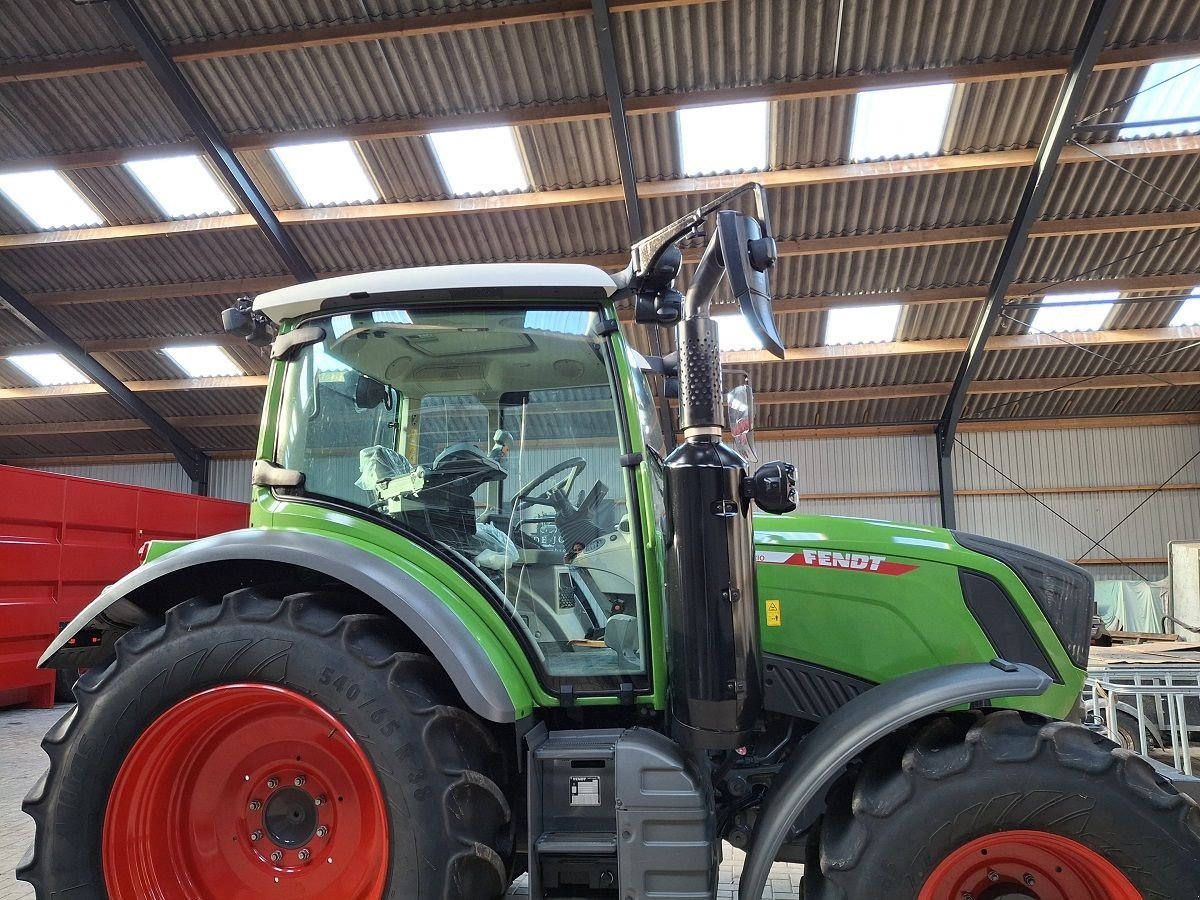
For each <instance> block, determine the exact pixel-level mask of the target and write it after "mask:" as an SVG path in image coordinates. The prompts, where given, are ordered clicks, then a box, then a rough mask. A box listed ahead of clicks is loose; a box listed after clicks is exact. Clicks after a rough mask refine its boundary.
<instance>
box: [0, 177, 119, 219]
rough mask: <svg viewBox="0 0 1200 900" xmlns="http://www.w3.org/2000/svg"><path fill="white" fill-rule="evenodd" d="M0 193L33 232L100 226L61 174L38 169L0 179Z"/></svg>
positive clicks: (96, 214) (93, 210) (96, 215)
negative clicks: (31, 224)
mask: <svg viewBox="0 0 1200 900" xmlns="http://www.w3.org/2000/svg"><path fill="white" fill-rule="evenodd" d="M0 191H2V192H3V193H4V195H5V196H6V197H8V199H9V200H11V201H12V203H13V205H14V206H16V207H17V208H18V209H19V210H21V212H22V213H24V214H25V217H26V218H28V219H29V221H31V222H32V223H33V225H34V227H35V228H41V229H44V230H48V229H51V228H83V227H85V226H88V225H103V224H104V219H103V218H101V216H100V213H98V212H96V210H95V208H94V207H93V206H92V204H90V203H88V202H87V200H85V199H84V198H83V195H82V194H81V193H79V191H78V190H77V189H76V187H75V185H73V184H71V182H70V181H68V180H67V179H66V178H65V177H63V174H62V173H61V172H56V171H54V170H53V169H39V170H37V171H35V172H16V173H12V174H8V175H0Z"/></svg>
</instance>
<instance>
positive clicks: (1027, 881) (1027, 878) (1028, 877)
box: [1025, 872, 1037, 887]
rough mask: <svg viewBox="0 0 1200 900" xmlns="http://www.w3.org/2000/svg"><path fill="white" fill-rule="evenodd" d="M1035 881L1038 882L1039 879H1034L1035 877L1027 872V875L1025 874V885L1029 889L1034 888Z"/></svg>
mask: <svg viewBox="0 0 1200 900" xmlns="http://www.w3.org/2000/svg"><path fill="white" fill-rule="evenodd" d="M1035 881H1037V879H1036V878H1034V877H1033V876H1032V875H1030V874H1029V873H1028V872H1026V873H1025V884H1027V885H1028V886H1029V887H1033V883H1034V882H1035Z"/></svg>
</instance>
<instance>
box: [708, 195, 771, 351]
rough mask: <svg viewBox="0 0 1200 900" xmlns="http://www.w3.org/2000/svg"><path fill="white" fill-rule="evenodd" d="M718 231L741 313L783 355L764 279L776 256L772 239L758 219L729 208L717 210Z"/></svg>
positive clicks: (767, 344) (764, 341) (768, 345)
mask: <svg viewBox="0 0 1200 900" xmlns="http://www.w3.org/2000/svg"><path fill="white" fill-rule="evenodd" d="M717 233H718V235H719V236H720V239H721V258H722V260H723V261H724V263H725V274H726V277H727V278H728V279H729V287H730V289H731V290H732V291H733V296H734V297H735V298H736V299H737V302H738V305H739V306H740V307H741V309H742V315H743V316H745V317H746V322H747V323H748V324H749V325H750V330H751V331H752V332H754V334H755V336H757V337H758V339H759V340H760V341H762V345H763V348H764V349H766V350H767V351H768V352H770V353H772V354H774V355H775V356H777V357H779V358H780V359H783V341H782V339H781V338H780V337H779V332H778V331H776V330H775V319H774V318H773V317H772V315H771V287H770V284H769V282H768V279H767V270H768V269H770V268H771V266H773V265H774V264H775V259H776V257H777V256H778V250H777V249H776V247H775V239H774V238H771V237H764V236H763V229H762V225H760V224H759V221H758V220H757V219H755V218H753V217H752V216H747V215H744V214H742V213H739V212H734V211H733V210H729V209H723V210H721V211H720V212H719V213H717Z"/></svg>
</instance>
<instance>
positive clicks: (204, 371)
mask: <svg viewBox="0 0 1200 900" xmlns="http://www.w3.org/2000/svg"><path fill="white" fill-rule="evenodd" d="M163 352H164V353H166V354H167V356H169V357H171V360H172V362H174V363H175V365H177V366H179V368H181V369H183V371H184V372H185V373H186V374H187V376H188V377H189V378H215V377H217V376H219V375H244V374H245V373H244V372H243V371H242V370H241V369H240V368H238V365H237V363H235V362H234V361H233V359H232V358H231V357H230V356H229V354H228V353H226V352H225V350H224V349H223V348H222V347H218V346H217V345H216V344H196V345H193V346H186V347H165V348H164V349H163Z"/></svg>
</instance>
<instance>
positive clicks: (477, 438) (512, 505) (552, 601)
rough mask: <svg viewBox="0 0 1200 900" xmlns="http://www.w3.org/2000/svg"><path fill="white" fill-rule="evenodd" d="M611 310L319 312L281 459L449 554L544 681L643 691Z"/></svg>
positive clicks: (291, 371) (635, 549)
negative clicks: (480, 587)
mask: <svg viewBox="0 0 1200 900" xmlns="http://www.w3.org/2000/svg"><path fill="white" fill-rule="evenodd" d="M599 323H600V317H599V311H598V310H583V309H566V308H563V309H543V308H538V309H497V308H489V309H487V310H479V309H474V310H464V309H454V308H450V309H446V308H443V309H439V310H415V309H407V310H401V309H389V310H373V311H367V312H361V313H342V314H338V315H332V316H324V317H320V318H316V319H309V320H307V321H305V322H304V325H306V326H312V325H316V326H319V327H320V328H321V329H322V330H323V331H324V335H325V336H324V340H321V341H317V342H315V343H312V344H309V345H307V346H305V347H302V348H300V349H299V350H297V351H296V353H295V354H294V356H293V357H292V359H291V361H290V362H289V363H288V368H287V375H286V386H285V390H284V401H283V403H284V408H283V411H282V414H281V416H280V427H279V431H278V434H279V443H278V447H277V461H278V462H279V463H280V464H281V465H283V466H285V467H286V468H289V469H295V470H299V471H301V472H303V473H304V476H305V482H304V492H305V493H306V494H308V495H311V496H313V497H315V498H319V499H323V500H326V501H334V502H337V503H338V504H340V505H348V506H353V507H357V508H360V509H361V510H363V511H368V512H369V513H370V514H371V515H372V516H373V517H376V518H377V519H383V520H385V521H386V522H388V523H390V524H392V525H394V526H395V527H396V528H398V529H400V530H402V531H404V532H407V533H409V534H411V535H413V536H414V537H416V538H419V539H421V540H423V541H425V542H427V543H432V544H434V545H436V547H437V548H439V549H440V550H441V551H443V552H444V553H445V554H446V555H448V556H450V557H452V558H453V559H454V560H455V561H456V562H457V564H458V565H460V566H461V567H464V568H466V569H467V570H468V571H469V574H471V575H472V576H473V577H474V578H475V580H476V581H477V582H486V583H487V585H490V586H491V587H490V588H489V593H491V594H492V595H493V597H494V598H495V600H496V603H497V605H498V606H499V607H500V608H501V611H502V613H503V614H504V615H505V617H506V618H507V619H508V620H509V621H510V623H511V624H512V627H513V628H514V630H515V631H516V632H517V633H518V636H519V637H520V638H521V639H522V640H523V641H524V642H525V644H526V646H527V647H528V648H529V649H530V654H531V656H533V657H534V659H535V662H536V664H537V665H538V666H539V667H540V669H541V674H542V676H543V680H544V681H545V682H546V683H547V684H548V686H550V687H551V689H556V688H558V687H562V686H563V685H565V684H568V683H569V684H570V685H571V686H572V688H573V689H574V690H575V691H576V692H578V693H586V692H611V691H613V690H614V689H615V687H616V685H617V684H619V683H624V682H636V683H638V684H639V685H640V684H642V683H643V678H641V677H631V676H644V675H645V673H646V659H647V647H646V643H645V641H646V637H645V633H646V632H645V622H646V616H645V612H644V610H643V605H644V593H643V590H642V584H643V576H642V572H641V568H640V565H639V558H640V555H641V554H640V537H639V535H638V529H637V521H638V517H637V515H636V509H635V505H634V504H635V499H634V493H633V479H632V478H631V477H630V473H629V471H628V470H627V469H625V468H623V467H622V466H621V457H622V455H623V454H624V453H626V452H628V448H627V441H626V439H625V429H624V427H623V422H624V421H625V410H624V409H623V408H622V405H621V403H620V402H619V399H618V398H619V396H620V391H619V390H618V389H617V388H616V384H617V381H616V377H615V371H614V366H613V358H612V353H611V350H610V347H609V341H608V339H607V338H605V337H603V336H601V335H600V334H598V333H597V326H598V325H599Z"/></svg>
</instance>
